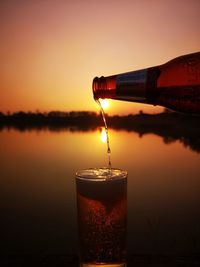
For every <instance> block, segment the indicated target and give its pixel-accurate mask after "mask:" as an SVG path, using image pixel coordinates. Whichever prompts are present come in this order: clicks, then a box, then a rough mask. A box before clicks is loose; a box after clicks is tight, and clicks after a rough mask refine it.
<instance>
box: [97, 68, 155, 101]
mask: <svg viewBox="0 0 200 267" xmlns="http://www.w3.org/2000/svg"><path fill="white" fill-rule="evenodd" d="M159 75H160V69H159V66H156V67H152V68H147V69H142V70H137V71H131V72H126V73H122V74H118V75H114V76H108V77H103V76H102V77H100V78H98V77H96V78H94V80H93V96H94V99H99V98H102V99H104V98H111V99H117V100H125V101H131V102H139V103H149V104H154V103H155V100H156V94H157V93H156V88H157V79H158V77H159Z"/></svg>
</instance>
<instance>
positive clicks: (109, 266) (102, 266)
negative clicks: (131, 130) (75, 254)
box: [80, 262, 127, 267]
mask: <svg viewBox="0 0 200 267" xmlns="http://www.w3.org/2000/svg"><path fill="white" fill-rule="evenodd" d="M126 266H127V265H126V263H125V262H123V263H103V262H102V263H80V267H126Z"/></svg>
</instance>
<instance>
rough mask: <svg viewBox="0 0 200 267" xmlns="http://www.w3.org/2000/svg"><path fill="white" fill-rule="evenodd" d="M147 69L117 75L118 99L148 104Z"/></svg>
mask: <svg viewBox="0 0 200 267" xmlns="http://www.w3.org/2000/svg"><path fill="white" fill-rule="evenodd" d="M146 84H147V69H143V70H137V71H131V72H127V73H123V74H119V75H117V80H116V99H119V100H126V101H132V102H140V103H145V102H146Z"/></svg>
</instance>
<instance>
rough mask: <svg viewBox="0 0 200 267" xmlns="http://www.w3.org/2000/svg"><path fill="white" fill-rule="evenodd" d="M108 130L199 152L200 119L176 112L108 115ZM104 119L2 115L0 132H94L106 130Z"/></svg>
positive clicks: (59, 114)
mask: <svg viewBox="0 0 200 267" xmlns="http://www.w3.org/2000/svg"><path fill="white" fill-rule="evenodd" d="M106 120H107V124H108V127H109V128H112V129H115V130H125V131H130V132H131V131H133V132H136V133H138V134H139V136H140V137H142V136H143V135H145V134H149V133H152V134H156V135H159V136H161V137H162V138H163V141H164V142H165V143H167V144H168V143H171V142H173V141H176V140H179V141H180V142H181V143H183V144H184V146H186V147H189V148H190V149H192V150H195V151H197V152H198V153H199V152H200V117H196V116H191V115H183V114H179V113H176V112H163V113H159V114H145V113H143V112H139V114H135V115H133V114H130V115H126V116H118V115H115V116H108V115H106ZM103 126H104V124H103V120H102V116H101V114H100V113H99V114H98V113H95V112H90V111H71V112H61V111H51V112H48V113H46V112H44V113H42V112H35V113H33V112H23V111H20V112H15V113H7V114H5V113H2V112H0V130H1V129H3V128H7V129H9V128H15V129H17V130H20V131H26V130H32V129H33V130H34V129H37V130H42V129H48V130H53V131H62V130H70V131H92V130H96V129H98V128H100V127H103Z"/></svg>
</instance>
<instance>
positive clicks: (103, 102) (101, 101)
mask: <svg viewBox="0 0 200 267" xmlns="http://www.w3.org/2000/svg"><path fill="white" fill-rule="evenodd" d="M99 101H100V103H101V106H102V108H103V109H107V108H108V107H109V105H110V104H109V101H108V99H100V100H99Z"/></svg>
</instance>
